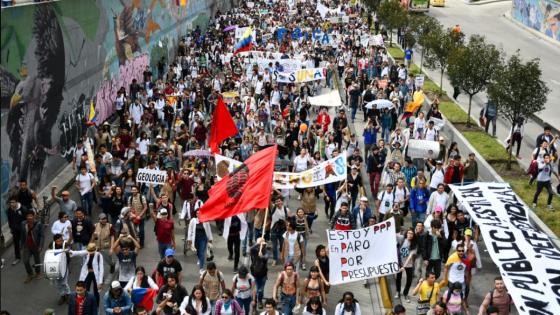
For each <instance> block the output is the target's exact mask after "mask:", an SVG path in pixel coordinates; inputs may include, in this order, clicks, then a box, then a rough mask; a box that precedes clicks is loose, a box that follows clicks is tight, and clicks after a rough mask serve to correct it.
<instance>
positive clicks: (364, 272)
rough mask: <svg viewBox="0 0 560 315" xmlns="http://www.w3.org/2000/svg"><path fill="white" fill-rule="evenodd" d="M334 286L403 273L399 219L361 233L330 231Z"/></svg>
mask: <svg viewBox="0 0 560 315" xmlns="http://www.w3.org/2000/svg"><path fill="white" fill-rule="evenodd" d="M327 239H328V241H329V245H328V246H329V248H328V250H329V261H330V262H329V282H330V283H331V284H332V285H337V284H344V283H349V282H354V281H360V280H366V279H371V278H376V277H382V276H388V275H392V274H395V273H397V272H399V268H400V267H399V260H398V256H397V235H396V231H395V219H394V218H390V219H389V220H387V221H383V222H381V223H378V224H375V225H372V226H369V227H366V228H363V229H357V230H350V231H337V230H327Z"/></svg>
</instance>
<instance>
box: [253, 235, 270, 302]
mask: <svg viewBox="0 0 560 315" xmlns="http://www.w3.org/2000/svg"><path fill="white" fill-rule="evenodd" d="M250 255H251V267H250V270H251V275H252V276H253V277H254V278H255V284H256V287H257V299H256V300H257V302H258V306H259V309H262V308H263V304H262V300H263V296H264V287H265V285H266V280H267V274H268V250H267V248H266V241H265V239H264V237H260V238H258V239H257V243H256V244H255V245H254V246H253V247H251V250H250Z"/></svg>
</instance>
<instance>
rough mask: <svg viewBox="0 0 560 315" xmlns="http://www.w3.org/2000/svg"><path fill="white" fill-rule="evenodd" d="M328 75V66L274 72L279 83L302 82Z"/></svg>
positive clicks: (320, 78)
mask: <svg viewBox="0 0 560 315" xmlns="http://www.w3.org/2000/svg"><path fill="white" fill-rule="evenodd" d="M326 77H327V68H310V69H301V70H296V71H293V72H278V71H275V72H274V80H275V81H276V82H279V83H301V82H309V81H316V80H322V79H325V78H326Z"/></svg>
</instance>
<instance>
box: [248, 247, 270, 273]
mask: <svg viewBox="0 0 560 315" xmlns="http://www.w3.org/2000/svg"><path fill="white" fill-rule="evenodd" d="M252 258H253V259H252V262H251V267H250V269H251V274H252V275H253V276H255V277H264V276H266V274H267V272H268V267H267V265H266V260H265V259H262V258H260V257H259V253H258V252H257V254H256V255H255V256H253V257H252Z"/></svg>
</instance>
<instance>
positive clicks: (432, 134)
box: [424, 120, 439, 141]
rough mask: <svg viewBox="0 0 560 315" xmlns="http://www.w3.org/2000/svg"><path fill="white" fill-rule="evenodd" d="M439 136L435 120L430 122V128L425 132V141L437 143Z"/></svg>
mask: <svg viewBox="0 0 560 315" xmlns="http://www.w3.org/2000/svg"><path fill="white" fill-rule="evenodd" d="M438 135H439V132H438V131H437V130H436V128H435V127H434V121H433V120H430V121H428V127H427V129H426V131H424V140H430V141H437V140H438Z"/></svg>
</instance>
